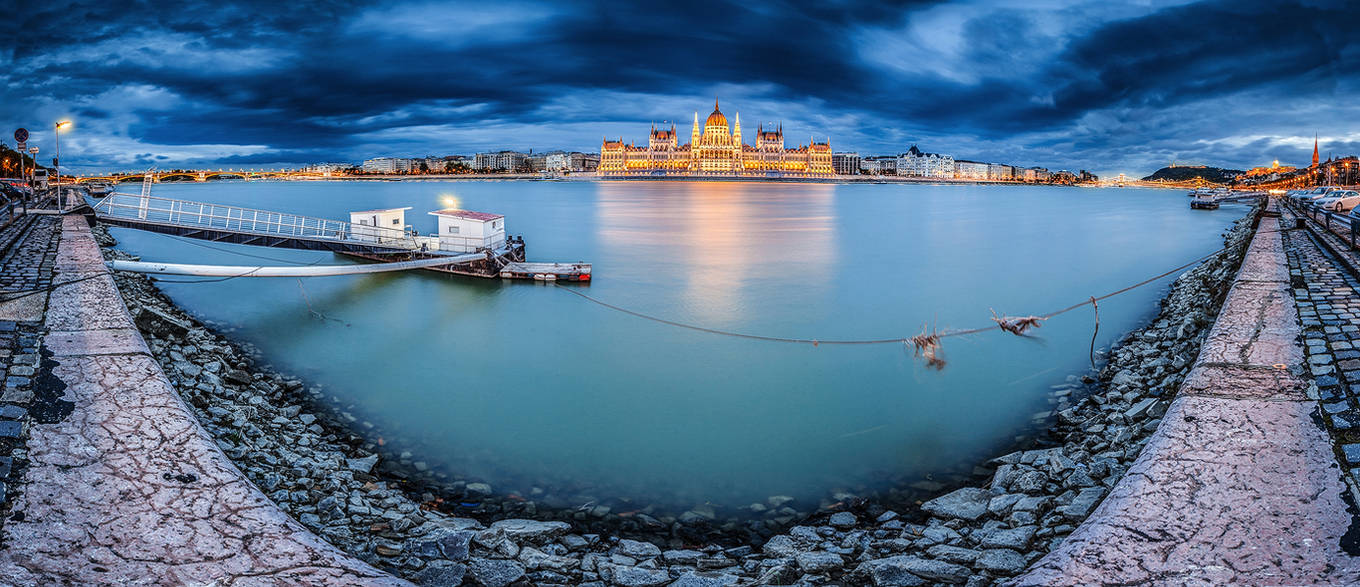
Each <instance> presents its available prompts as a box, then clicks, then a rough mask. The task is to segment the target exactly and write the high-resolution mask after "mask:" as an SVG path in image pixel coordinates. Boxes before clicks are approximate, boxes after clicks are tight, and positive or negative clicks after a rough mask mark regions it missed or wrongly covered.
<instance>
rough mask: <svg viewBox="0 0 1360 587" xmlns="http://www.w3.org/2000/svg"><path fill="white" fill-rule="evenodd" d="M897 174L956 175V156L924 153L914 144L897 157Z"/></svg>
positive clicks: (936, 176) (916, 175)
mask: <svg viewBox="0 0 1360 587" xmlns="http://www.w3.org/2000/svg"><path fill="white" fill-rule="evenodd" d="M897 174H898V175H908V176H913V177H934V178H952V177H954V158H953V157H952V156H949V155H941V154H938V153H924V152H922V151H921V150H920V149H918V148H916V145H912V146H911V148H910V149H908V150H907V152H906V153H903V154H902V155H901V156H899V157H898V158H897Z"/></svg>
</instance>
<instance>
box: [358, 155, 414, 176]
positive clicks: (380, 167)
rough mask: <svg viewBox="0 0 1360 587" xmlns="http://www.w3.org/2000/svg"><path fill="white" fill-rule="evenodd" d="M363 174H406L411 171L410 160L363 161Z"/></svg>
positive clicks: (383, 159)
mask: <svg viewBox="0 0 1360 587" xmlns="http://www.w3.org/2000/svg"><path fill="white" fill-rule="evenodd" d="M363 170H364V172H365V173H407V172H409V171H411V160H410V159H403V158H400V157H378V158H376V159H367V160H365V161H364V165H363Z"/></svg>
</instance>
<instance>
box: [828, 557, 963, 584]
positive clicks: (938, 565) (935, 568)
mask: <svg viewBox="0 0 1360 587" xmlns="http://www.w3.org/2000/svg"><path fill="white" fill-rule="evenodd" d="M972 574H973V571H972V570H970V569H969V568H968V567H964V566H961V565H956V564H953V563H947V562H944V561H937V560H930V559H926V558H921V557H916V556H910V555H899V556H893V557H888V558H883V559H878V560H873V561H865V562H863V563H861V564H860V565H859V566H858V567H856V568H855V570H854V571H853V572H852V573H851V575H852V578H853V579H856V580H859V581H869V582H870V583H872V584H873V585H876V586H899V585H921V584H924V583H925V581H926V580H929V581H940V582H942V583H963V582H965V581H967V580H968V577H969V576H970V575H972Z"/></svg>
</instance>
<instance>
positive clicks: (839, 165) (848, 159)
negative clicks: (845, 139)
mask: <svg viewBox="0 0 1360 587" xmlns="http://www.w3.org/2000/svg"><path fill="white" fill-rule="evenodd" d="M831 168H832V169H834V170H835V171H836V175H859V153H832V154H831Z"/></svg>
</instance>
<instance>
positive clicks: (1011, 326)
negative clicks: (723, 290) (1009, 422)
mask: <svg viewBox="0 0 1360 587" xmlns="http://www.w3.org/2000/svg"><path fill="white" fill-rule="evenodd" d="M1244 242H1245V239H1242V240H1239V241H1236V242H1234V243H1232V244H1229V245H1228V246H1225V247H1223V248H1221V249H1218V250H1217V251H1214V252H1212V253H1209V254H1207V255H1204V256H1201V257H1198V258H1196V259H1195V260H1193V261H1190V262H1188V263H1185V264H1182V265H1178V266H1176V267H1174V268H1172V269H1169V270H1167V271H1163V272H1162V273H1158V274H1157V275H1154V276H1152V277H1149V278H1147V279H1144V280H1142V281H1139V282H1138V283H1135V284H1133V285H1130V286H1127V287H1123V288H1120V289H1118V290H1115V291H1112V292H1110V293H1107V294H1105V295H1101V296H1094V297H1090V298H1087V299H1086V300H1085V301H1082V302H1078V303H1075V304H1072V305H1070V306H1067V307H1066V308H1062V309H1060V310H1055V311H1052V312H1049V313H1047V314H1041V315H1038V316H1029V317H1025V318H1015V317H993V319H992V320H993V321H994V322H996V323H995V324H992V325H991V326H981V327H978V328H968V329H964V330H947V331H943V332H929V333H922V334H919V335H914V336H903V337H897V338H866V339H819V338H791V337H784V336H769V335H763V334H751V333H746V332H735V331H731V330H722V329H718V328H709V327H707V326H699V325H697V324H688V323H685V322H679V321H676V320H670V319H667V318H662V317H659V316H653V315H651V314H645V313H642V312H638V311H636V310H630V309H628V308H624V307H622V306H618V305H615V304H611V303H609V302H606V301H604V300H601V299H598V298H595V297H592V296H590V295H588V294H585V293H582V292H580V291H578V290H577V289H575V288H570V287H556V289H558V290H561V291H564V292H567V293H569V294H571V295H574V296H577V297H579V298H581V299H584V300H586V301H589V302H591V303H593V304H596V305H599V306H601V307H604V308H608V309H610V310H614V311H617V312H621V313H624V314H628V315H630V316H634V317H637V318H641V319H643V320H649V321H652V322H656V323H659V324H665V325H667V326H674V327H677V328H684V329H688V330H694V331H697V332H706V333H709V334H716V335H720V336H729V337H733V338H744V339H749V340H761V341H766V342H783V343H794V344H810V345H813V346H818V345H824V344H833V345H869V344H908V343H914V344H917V346H918V349H919V348H920V346H921V343H922V342H928V341H922V337H926V338H928V339H932V340H935V341H938V339H941V338H947V337H953V336H964V335H969V334H978V333H982V332H988V331H991V330H1004V331H1008V332H1012V333H1014V334H1017V335H1023V333H1024V329H1025V326H1019V327H1017V326H1016V323H1017V322H1019V321H1023V322H1027V323H1028V324H1029V325H1031V326H1036V327H1037V325H1038V322H1039V321H1043V320H1048V319H1049V318H1053V317H1055V316H1059V315H1062V314H1065V313H1067V312H1071V311H1073V310H1076V309H1078V308H1082V307H1085V306H1093V305H1095V304H1096V303H1098V302H1100V301H1102V300H1106V299H1109V298H1112V297H1115V296H1117V295H1120V294H1124V293H1128V292H1130V291H1133V290H1135V289H1138V288H1140V287H1143V286H1145V285H1148V284H1150V283H1153V282H1155V281H1157V280H1159V279H1162V278H1164V277H1168V276H1170V275H1172V274H1173V273H1176V272H1179V271H1184V270H1185V269H1188V268H1190V267H1192V266H1194V265H1197V264H1199V263H1202V262H1204V261H1206V260H1208V259H1210V258H1212V257H1215V256H1217V255H1220V254H1223V253H1226V252H1228V251H1230V250H1232V249H1234V248H1236V247H1239V246H1241V245H1242V244H1243V243H1244ZM554 285H556V284H554Z"/></svg>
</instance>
